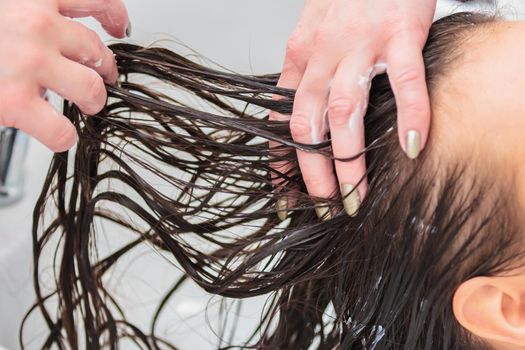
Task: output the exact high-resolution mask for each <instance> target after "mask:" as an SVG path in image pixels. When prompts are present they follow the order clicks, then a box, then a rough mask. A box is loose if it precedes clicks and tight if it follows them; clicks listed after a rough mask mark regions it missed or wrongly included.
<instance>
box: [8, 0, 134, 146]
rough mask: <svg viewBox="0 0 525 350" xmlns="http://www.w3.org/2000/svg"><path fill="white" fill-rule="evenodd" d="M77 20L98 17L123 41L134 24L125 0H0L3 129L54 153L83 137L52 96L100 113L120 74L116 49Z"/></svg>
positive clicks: (110, 31) (109, 30)
mask: <svg viewBox="0 0 525 350" xmlns="http://www.w3.org/2000/svg"><path fill="white" fill-rule="evenodd" d="M73 17H94V18H95V19H96V20H97V21H98V22H100V23H101V25H102V26H103V28H104V29H105V30H106V31H107V32H108V33H109V34H110V35H112V36H114V37H117V38H122V37H124V36H125V34H126V29H127V28H128V26H129V20H128V14H127V11H126V8H125V6H124V3H123V2H122V0H0V33H2V36H0V47H1V48H2V50H0V125H2V126H10V127H16V128H19V129H21V130H23V131H25V132H26V133H28V134H29V135H31V136H33V137H35V138H36V139H38V140H39V141H40V142H42V143H43V144H45V145H46V146H48V147H49V148H50V149H51V150H52V151H55V152H60V151H65V150H67V149H69V148H71V147H72V146H73V145H74V144H75V143H76V140H77V134H76V131H75V128H74V126H73V125H72V124H71V123H70V122H69V120H67V119H66V118H65V117H64V116H63V115H61V114H59V113H57V112H56V111H55V109H54V108H53V107H52V106H51V105H49V104H48V103H47V102H46V101H45V99H44V97H43V96H44V94H45V91H46V90H47V89H49V90H52V91H54V92H56V93H57V94H59V95H61V96H62V97H64V98H65V99H68V100H70V101H73V102H74V103H76V104H77V105H78V106H79V107H80V108H81V109H82V111H83V112H84V113H86V114H95V113H97V112H99V111H100V110H101V109H102V107H103V106H104V104H105V102H106V98H107V95H106V89H105V85H104V83H108V84H114V83H115V82H116V80H117V76H118V72H117V66H116V62H115V57H114V55H113V53H112V52H111V50H109V49H108V48H107V47H106V46H105V45H104V44H103V43H102V42H101V40H100V38H99V37H98V35H97V34H96V33H95V32H94V31H92V30H90V29H88V28H86V27H85V26H83V25H81V24H80V23H78V22H75V21H73V20H71V19H70V18H73Z"/></svg>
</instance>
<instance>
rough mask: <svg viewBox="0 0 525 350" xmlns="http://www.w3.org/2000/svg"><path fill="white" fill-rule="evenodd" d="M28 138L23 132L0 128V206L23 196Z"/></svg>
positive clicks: (11, 202)
mask: <svg viewBox="0 0 525 350" xmlns="http://www.w3.org/2000/svg"><path fill="white" fill-rule="evenodd" d="M28 141H29V137H28V136H27V135H26V134H24V133H23V132H21V131H19V130H17V129H14V128H8V127H3V126H0V206H6V205H9V204H13V203H14V202H16V201H18V200H19V199H21V198H22V196H23V195H24V171H23V168H24V161H25V156H26V152H27V145H28Z"/></svg>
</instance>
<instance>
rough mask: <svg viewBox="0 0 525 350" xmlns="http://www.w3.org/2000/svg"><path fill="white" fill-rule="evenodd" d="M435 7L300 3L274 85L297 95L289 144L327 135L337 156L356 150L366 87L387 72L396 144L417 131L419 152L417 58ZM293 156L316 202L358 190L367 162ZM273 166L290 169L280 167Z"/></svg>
mask: <svg viewBox="0 0 525 350" xmlns="http://www.w3.org/2000/svg"><path fill="white" fill-rule="evenodd" d="M435 7H436V0H421V1H417V2H414V1H406V0H369V1H360V0H309V1H305V7H304V10H303V13H302V16H301V19H300V21H299V24H298V25H297V28H296V29H295V31H294V33H293V34H292V36H291V38H290V40H289V41H288V48H287V52H286V59H285V63H284V66H283V69H282V75H281V79H280V81H279V86H281V87H285V88H291V89H296V90H297V94H296V99H295V105H294V109H293V114H292V116H291V118H290V128H291V132H292V136H293V138H294V140H295V141H296V142H299V143H304V144H316V143H319V142H321V141H323V140H326V139H327V137H328V133H330V136H331V141H332V149H333V155H334V157H335V158H347V157H350V156H354V155H356V154H358V153H359V152H361V151H362V150H363V148H364V126H363V116H364V114H365V112H366V106H367V105H368V94H369V88H370V81H371V79H372V78H373V76H374V75H375V74H378V73H382V72H384V71H385V68H386V70H387V73H388V75H389V77H390V80H391V83H392V86H393V89H394V93H395V95H396V102H397V105H398V110H399V113H398V124H399V139H400V143H401V146H402V147H403V149H405V150H406V135H407V132H408V131H409V130H414V131H417V132H418V133H419V134H420V135H421V145H422V147H423V146H424V145H425V142H426V139H427V134H428V129H429V124H430V104H429V97H428V92H427V87H426V83H425V72H424V64H423V59H422V54H421V52H422V48H423V46H424V44H425V41H426V39H427V36H428V31H429V28H430V26H431V24H432V18H433V15H434V12H435ZM276 98H278V97H276ZM270 118H271V119H273V120H288V119H289V116H284V115H280V114H277V113H273V114H271V115H270ZM270 146H271V147H272V146H273V147H275V146H276V145H275V144H272V145H270ZM297 156H298V160H299V166H300V170H301V173H302V175H303V178H304V181H305V183H306V186H307V189H308V192H309V194H310V195H311V196H313V197H318V198H329V197H331V196H332V195H333V194H335V193H337V191H338V190H339V188H340V187H341V186H342V185H353V186H355V185H357V184H358V183H359V182H360V180H361V179H362V178H363V176H364V174H365V171H366V164H365V159H364V157H361V158H359V159H358V160H356V161H354V162H340V161H335V162H334V161H332V160H330V159H327V158H325V157H323V156H320V155H317V154H310V153H306V152H301V151H299V152H298V154H297ZM274 168H275V169H276V170H278V171H280V172H288V171H290V169H289V168H287V167H286V165H283V164H279V163H275V164H274ZM276 185H277V186H278V184H276ZM366 189H367V183H366V181H363V182H361V184H360V185H359V187H358V190H359V195H360V197H361V198H364V196H365V194H366ZM343 195H345V194H344V193H343Z"/></svg>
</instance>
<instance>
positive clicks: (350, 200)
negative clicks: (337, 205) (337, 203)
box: [341, 184, 361, 216]
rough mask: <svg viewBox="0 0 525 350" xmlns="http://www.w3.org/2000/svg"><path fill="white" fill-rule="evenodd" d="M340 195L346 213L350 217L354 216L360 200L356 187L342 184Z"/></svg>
mask: <svg viewBox="0 0 525 350" xmlns="http://www.w3.org/2000/svg"><path fill="white" fill-rule="evenodd" d="M341 194H342V196H343V205H344V207H345V211H346V213H347V214H348V215H350V216H355V215H356V214H357V211H358V210H359V207H360V206H361V198H360V197H359V192H358V191H357V189H356V187H355V186H354V185H350V184H342V185H341Z"/></svg>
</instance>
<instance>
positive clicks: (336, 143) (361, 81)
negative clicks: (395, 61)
mask: <svg viewBox="0 0 525 350" xmlns="http://www.w3.org/2000/svg"><path fill="white" fill-rule="evenodd" d="M373 63H374V62H373V60H372V58H368V59H366V58H365V59H361V58H357V57H354V55H350V56H347V57H346V58H345V59H344V60H343V61H341V63H340V64H339V67H338V68H337V71H336V73H335V76H334V80H333V82H332V89H331V92H330V97H329V102H328V120H329V125H330V135H331V138H332V149H333V153H334V157H335V158H339V159H344V158H351V157H354V156H356V155H358V154H359V153H361V152H362V151H363V150H364V148H365V130H364V116H365V114H366V110H367V107H368V96H369V91H370V85H371V82H372V79H373V78H374V76H375V75H376V74H377V73H380V72H381V70H383V69H382V68H383V66H381V65H374V64H373ZM335 170H336V174H337V179H338V181H339V189H340V191H341V195H342V197H343V204H344V208H345V211H346V213H347V214H348V215H350V216H354V215H355V214H356V213H357V210H358V209H359V206H360V205H361V201H362V199H363V198H364V197H365V195H366V190H367V185H368V183H367V180H366V162H365V156H364V155H362V156H360V157H359V158H357V159H356V160H352V161H338V160H336V161H335Z"/></svg>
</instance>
